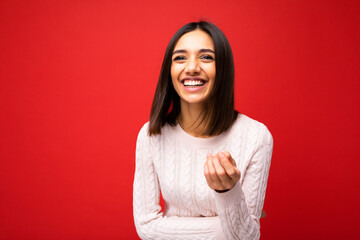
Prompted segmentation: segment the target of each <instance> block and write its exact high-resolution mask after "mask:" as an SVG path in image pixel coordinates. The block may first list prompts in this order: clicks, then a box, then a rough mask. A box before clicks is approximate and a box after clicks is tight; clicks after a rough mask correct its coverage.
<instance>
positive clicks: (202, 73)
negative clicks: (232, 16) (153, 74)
mask: <svg viewBox="0 0 360 240" xmlns="http://www.w3.org/2000/svg"><path fill="white" fill-rule="evenodd" d="M215 74H216V68H215V48H214V42H213V40H212V38H211V37H210V36H209V35H208V34H207V33H206V32H204V31H202V30H200V29H197V30H195V31H192V32H188V33H185V34H184V35H183V36H181V38H180V39H179V40H178V42H177V43H176V45H175V48H174V52H173V56H172V64H171V78H172V83H173V86H174V88H175V90H176V92H177V93H178V94H179V96H180V100H181V102H182V103H184V102H186V103H189V104H192V103H203V102H204V101H205V100H206V99H207V98H208V96H209V94H210V91H211V89H212V87H213V85H214V81H215Z"/></svg>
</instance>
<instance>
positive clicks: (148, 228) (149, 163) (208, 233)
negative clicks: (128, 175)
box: [133, 124, 224, 240]
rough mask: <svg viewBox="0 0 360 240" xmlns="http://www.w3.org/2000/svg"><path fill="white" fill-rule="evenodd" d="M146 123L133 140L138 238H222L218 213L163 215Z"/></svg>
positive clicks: (167, 239)
mask: <svg viewBox="0 0 360 240" xmlns="http://www.w3.org/2000/svg"><path fill="white" fill-rule="evenodd" d="M150 148H151V144H150V137H149V136H148V134H147V124H146V125H144V127H143V128H142V129H141V130H140V132H139V135H138V139H137V143H136V168H135V177H134V186H133V214H134V221H135V227H136V231H137V233H138V235H139V237H140V238H141V239H164V240H165V239H166V240H169V239H194V240H195V239H224V236H223V232H222V229H221V224H220V220H219V217H218V216H216V217H177V216H164V215H163V213H162V212H161V207H160V205H159V198H160V186H159V181H158V177H157V174H156V171H155V168H154V164H153V160H152V158H151V154H150Z"/></svg>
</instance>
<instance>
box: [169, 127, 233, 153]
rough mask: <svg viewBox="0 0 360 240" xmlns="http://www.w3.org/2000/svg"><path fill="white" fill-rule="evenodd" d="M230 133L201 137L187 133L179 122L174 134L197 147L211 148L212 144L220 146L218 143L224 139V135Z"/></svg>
mask: <svg viewBox="0 0 360 240" xmlns="http://www.w3.org/2000/svg"><path fill="white" fill-rule="evenodd" d="M227 133H228V131H226V132H223V133H221V134H219V135H217V136H213V137H207V138H201V137H194V136H192V135H190V134H189V133H187V132H186V131H185V130H184V129H182V127H181V126H180V124H179V123H178V122H176V125H175V127H174V134H175V135H176V136H177V137H178V138H180V139H181V140H183V141H184V142H185V143H186V144H188V145H190V146H192V147H196V148H199V147H200V148H209V147H212V146H218V144H219V143H220V142H221V141H222V139H223V138H224V136H225V135H226V134H227Z"/></svg>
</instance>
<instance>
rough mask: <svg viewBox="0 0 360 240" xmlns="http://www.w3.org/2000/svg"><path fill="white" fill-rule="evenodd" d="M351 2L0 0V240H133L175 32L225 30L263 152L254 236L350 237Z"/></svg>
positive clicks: (358, 198) (354, 71)
mask: <svg viewBox="0 0 360 240" xmlns="http://www.w3.org/2000/svg"><path fill="white" fill-rule="evenodd" d="M359 7H360V4H359V1H341V0H338V1H326V0H324V1H321V0H312V1H310V0H309V1H300V0H298V1H288V0H277V1H257V0H254V1H242V0H241V1H235V0H234V1H229V0H224V1H209V0H202V1H192V0H184V1H161V2H160V1H159V2H158V3H154V2H151V1H126V2H125V1H123V2H122V1H100V0H97V1H85V0H84V1H46V0H44V1H19V0H2V1H0V194H1V195H0V239H89V240H90V239H137V235H136V232H135V228H134V225H133V219H132V181H133V172H134V155H135V152H134V149H135V141H136V136H137V132H138V130H139V129H140V127H141V126H142V124H143V123H145V122H146V121H148V116H149V110H150V105H151V100H152V96H153V93H154V89H155V85H156V82H157V78H158V74H159V71H160V65H161V61H162V57H163V54H164V51H165V48H166V44H167V43H168V41H169V40H170V38H171V36H172V34H174V32H175V31H176V30H177V29H178V28H179V27H180V26H182V25H183V24H185V23H187V22H189V21H193V20H199V19H200V18H206V19H208V20H210V21H212V22H214V23H215V24H217V25H218V26H219V27H220V28H221V29H222V30H223V31H224V32H225V34H226V35H227V36H228V38H229V41H230V43H231V45H232V48H233V52H234V57H235V65H236V106H237V109H238V110H240V111H241V112H243V113H245V114H247V115H248V116H250V117H253V118H255V119H257V120H259V121H261V122H264V123H265V124H266V125H267V126H268V127H269V129H270V130H271V132H272V134H273V136H274V141H275V146H274V154H273V160H272V165H271V171H270V177H269V183H268V190H267V195H266V201H265V210H266V212H267V214H268V216H267V217H266V218H265V219H262V220H261V224H262V239H276V240H279V239H299V240H300V239H301V240H303V239H356V238H359V237H360V233H359V231H357V227H358V223H359V222H358V216H359V210H358V209H359V208H358V206H357V204H358V203H359V202H360V194H359V187H360V184H359V183H360V181H359V180H360V179H359V178H360V177H359V176H360V174H359V173H358V171H359V170H358V169H359V167H360V161H359V160H360V154H359V152H360V151H359V149H358V147H359V143H360V141H359V136H360V128H359V123H360V106H359V105H360V104H359V103H360V99H359V98H360V97H359V96H360V91H359V90H360V84H359V80H360V67H359V66H360V65H359V63H360V61H359V60H360V59H359V58H360V47H359V46H360V44H359V43H360V31H359V29H360V28H359V26H360V17H359V16H360V14H359V9H360V8H359Z"/></svg>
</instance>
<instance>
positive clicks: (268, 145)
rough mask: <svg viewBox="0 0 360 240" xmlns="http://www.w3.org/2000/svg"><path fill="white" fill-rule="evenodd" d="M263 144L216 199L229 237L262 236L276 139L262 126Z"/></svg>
mask: <svg viewBox="0 0 360 240" xmlns="http://www.w3.org/2000/svg"><path fill="white" fill-rule="evenodd" d="M262 129H263V131H262V133H261V134H260V141H259V144H257V146H256V147H255V151H254V153H253V154H252V157H251V159H250V162H249V165H248V166H247V169H246V171H245V172H242V173H241V174H243V177H244V178H243V182H242V184H240V182H238V183H237V184H236V185H235V186H234V187H233V188H232V189H231V190H229V191H228V192H225V193H216V192H214V194H215V201H216V206H217V209H218V215H219V217H220V221H221V225H222V228H223V231H224V234H225V236H226V239H241V240H254V239H259V238H260V223H259V219H260V216H261V212H262V208H263V205H264V199H265V191H266V185H267V179H268V175H269V168H270V161H271V155H272V149H273V139H272V136H271V134H270V132H269V131H268V130H267V128H266V127H264V128H262Z"/></svg>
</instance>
